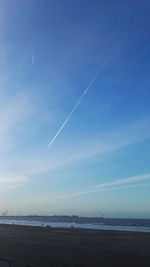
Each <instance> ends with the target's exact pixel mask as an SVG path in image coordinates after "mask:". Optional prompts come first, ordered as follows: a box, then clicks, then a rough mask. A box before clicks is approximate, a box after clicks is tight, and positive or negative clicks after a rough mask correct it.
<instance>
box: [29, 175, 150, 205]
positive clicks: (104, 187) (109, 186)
mask: <svg viewBox="0 0 150 267" xmlns="http://www.w3.org/2000/svg"><path fill="white" fill-rule="evenodd" d="M146 179H150V173H147V174H143V175H137V176H131V177H127V178H123V179H119V180H115V181H113V182H111V183H109V182H108V183H102V184H99V185H96V186H95V187H93V188H92V189H89V190H83V191H77V192H71V193H64V192H52V193H51V194H50V195H49V196H46V197H45V196H40V198H39V197H38V199H36V198H35V199H34V198H32V199H28V200H26V202H28V203H31V204H37V203H43V202H47V201H49V200H58V199H67V198H72V197H77V196H82V195H88V194H92V193H99V192H105V191H114V190H125V189H129V188H141V187H145V186H150V183H142V184H141V183H136V184H134V182H137V181H143V180H146ZM126 183H129V184H127V185H121V186H118V185H119V184H126ZM130 183H132V184H130Z"/></svg>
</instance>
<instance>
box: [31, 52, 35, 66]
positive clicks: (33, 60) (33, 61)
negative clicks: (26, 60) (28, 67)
mask: <svg viewBox="0 0 150 267" xmlns="http://www.w3.org/2000/svg"><path fill="white" fill-rule="evenodd" d="M31 59H32V64H33V65H34V63H35V58H34V53H33V50H31Z"/></svg>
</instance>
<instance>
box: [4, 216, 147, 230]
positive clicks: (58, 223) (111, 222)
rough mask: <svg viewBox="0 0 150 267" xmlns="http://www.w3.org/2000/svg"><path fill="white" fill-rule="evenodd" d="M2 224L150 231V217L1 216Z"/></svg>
mask: <svg viewBox="0 0 150 267" xmlns="http://www.w3.org/2000/svg"><path fill="white" fill-rule="evenodd" d="M0 223H1V224H17V225H32V226H42V227H65V228H70V227H74V228H85V229H100V230H119V231H136V232H150V219H133V218H130V219H114V218H113V219H112V218H94V217H76V216H73V217H71V216H0Z"/></svg>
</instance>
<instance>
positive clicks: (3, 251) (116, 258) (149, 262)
mask: <svg viewBox="0 0 150 267" xmlns="http://www.w3.org/2000/svg"><path fill="white" fill-rule="evenodd" d="M0 259H2V260H0V267H3V266H4V267H7V266H9V264H8V262H4V261H3V259H5V260H10V261H12V266H13V267H24V266H32V265H33V266H39V267H50V266H52V267H89V266H91V267H120V266H121V267H130V266H131V267H134V266H136V267H144V266H147V267H149V266H150V233H139V232H121V231H105V230H85V229H64V228H50V227H35V226H19V225H0ZM27 264H28V265H27Z"/></svg>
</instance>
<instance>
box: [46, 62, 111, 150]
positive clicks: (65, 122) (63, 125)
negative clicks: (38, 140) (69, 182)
mask: <svg viewBox="0 0 150 267" xmlns="http://www.w3.org/2000/svg"><path fill="white" fill-rule="evenodd" d="M108 59H109V57H107V58H106V60H105V61H104V63H103V64H102V66H101V67H100V68H99V69H98V71H97V72H96V74H95V75H94V77H93V79H92V80H91V81H90V83H89V85H88V87H87V88H86V89H85V91H84V92H83V94H82V95H81V97H80V98H79V100H78V101H77V103H76V104H75V106H74V108H73V109H72V111H71V112H70V113H69V115H68V117H67V118H66V119H65V121H64V123H63V124H62V126H61V127H60V129H59V130H58V132H57V133H56V135H55V136H54V137H53V139H52V140H51V141H50V143H49V144H48V146H47V149H48V148H50V147H51V145H52V144H53V142H54V141H55V139H56V138H57V136H58V135H59V134H60V132H61V131H62V130H63V128H64V127H65V125H66V124H67V122H68V121H69V120H70V118H71V116H72V114H73V113H74V112H75V110H76V109H77V107H78V106H79V104H80V102H81V101H82V99H83V98H84V96H85V95H86V93H87V92H88V90H89V89H90V87H91V86H92V84H93V83H94V82H95V80H96V79H97V77H98V76H99V75H100V73H101V71H102V70H103V68H104V66H105V65H106V63H107V62H108Z"/></svg>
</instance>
